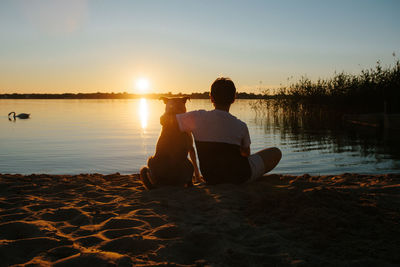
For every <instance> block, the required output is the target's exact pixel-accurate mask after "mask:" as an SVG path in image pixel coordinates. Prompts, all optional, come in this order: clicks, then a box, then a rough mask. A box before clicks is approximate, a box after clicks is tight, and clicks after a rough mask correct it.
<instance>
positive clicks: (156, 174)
mask: <svg viewBox="0 0 400 267" xmlns="http://www.w3.org/2000/svg"><path fill="white" fill-rule="evenodd" d="M235 95H236V88H235V85H234V83H233V82H232V80H230V79H229V78H218V79H216V80H215V81H214V83H213V84H212V85H211V92H210V100H211V102H212V103H213V105H214V110H211V111H205V110H195V111H191V112H185V111H186V109H185V110H180V111H178V112H166V113H165V114H164V115H163V116H162V117H161V118H160V122H161V125H162V126H163V130H162V132H161V135H160V138H159V140H158V142H157V148H156V154H155V156H153V157H151V158H150V159H149V160H148V167H143V168H142V169H141V171H140V178H141V180H142V182H143V184H144V186H145V187H146V188H147V189H152V188H155V187H159V186H162V185H190V184H191V180H192V177H193V172H195V178H196V179H197V180H198V179H200V177H199V176H200V175H199V173H198V170H197V164H196V158H195V155H194V158H193V154H194V150H193V146H192V141H191V138H190V137H189V136H190V135H191V134H192V135H193V137H194V142H195V145H196V149H197V154H198V157H199V163H200V171H201V173H202V175H203V179H204V181H205V182H206V184H210V185H212V184H221V183H234V184H240V183H243V182H246V181H249V180H254V179H257V178H259V177H261V176H263V175H264V174H265V173H267V172H269V171H271V170H272V169H273V168H275V166H276V165H277V164H278V163H279V161H280V160H281V157H282V153H281V151H280V150H279V149H278V148H276V147H272V148H267V149H264V150H261V151H258V152H256V153H254V154H251V153H250V135H249V131H248V128H247V125H246V123H244V122H242V121H241V120H239V119H237V118H236V117H235V116H233V115H232V114H230V113H229V109H230V107H231V105H232V104H233V102H234V101H235ZM182 101H183V100H182ZM184 102H186V100H184ZM167 105H168V104H167ZM167 132H168V135H169V136H174V138H175V139H174V138H171V137H170V139H168V140H176V141H175V142H182V144H183V147H185V149H181V150H180V151H181V152H180V153H177V152H176V149H175V146H180V145H181V144H178V143H171V142H170V141H167V143H165V140H164V141H163V142H164V144H163V145H161V144H160V145H159V143H160V141H161V139H165V137H163V136H165V135H166V133H167ZM177 136H180V138H177ZM182 136H186V137H182ZM185 139H186V140H188V141H182V140H185ZM161 143H162V142H161ZM185 144H186V145H185ZM161 150H162V152H161ZM188 153H189V154H190V155H191V160H192V161H191V162H190V161H189V160H188V158H187V155H188ZM158 154H159V155H162V157H161V156H160V157H158V156H157V155H158ZM166 154H168V156H166ZM178 154H179V159H178V158H177V155H178ZM157 158H158V159H157ZM166 158H167V159H168V160H167V161H165V159H166ZM163 160H164V161H165V162H164V163H160V162H159V163H157V164H154V162H156V161H163ZM171 162H173V163H171ZM179 162H180V163H179ZM173 164H175V165H176V166H178V167H174V166H175V165H174V166H173ZM192 164H193V165H194V167H193V165H192ZM156 165H158V166H156ZM160 165H162V166H164V167H159V166H160ZM165 166H168V167H165ZM182 166H185V167H182ZM172 168H174V170H175V171H176V173H173V175H169V174H168V173H169V172H171V170H170V169H172ZM195 170H196V171H195Z"/></svg>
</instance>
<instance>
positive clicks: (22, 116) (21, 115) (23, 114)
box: [8, 111, 31, 120]
mask: <svg viewBox="0 0 400 267" xmlns="http://www.w3.org/2000/svg"><path fill="white" fill-rule="evenodd" d="M11 114H14V116H13V117H14V120H15V118H19V119H29V116H30V115H31V114H27V113H20V114H18V115H16V114H15V112H14V111H12V112H10V113H8V118H10V115H11Z"/></svg>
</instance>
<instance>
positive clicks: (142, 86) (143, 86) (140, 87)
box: [135, 78, 150, 93]
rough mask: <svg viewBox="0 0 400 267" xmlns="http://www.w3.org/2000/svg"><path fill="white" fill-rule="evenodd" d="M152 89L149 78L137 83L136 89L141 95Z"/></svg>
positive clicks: (138, 80) (141, 79)
mask: <svg viewBox="0 0 400 267" xmlns="http://www.w3.org/2000/svg"><path fill="white" fill-rule="evenodd" d="M149 88H150V82H149V80H148V79H147V78H139V79H137V80H136V81H135V89H136V91H137V92H139V93H146V92H148V90H149Z"/></svg>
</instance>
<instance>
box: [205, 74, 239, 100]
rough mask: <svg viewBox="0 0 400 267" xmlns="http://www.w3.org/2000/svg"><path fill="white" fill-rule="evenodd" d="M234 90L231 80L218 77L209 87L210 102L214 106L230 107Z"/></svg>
mask: <svg viewBox="0 0 400 267" xmlns="http://www.w3.org/2000/svg"><path fill="white" fill-rule="evenodd" d="M235 95H236V88H235V84H234V83H233V82H232V80H231V79H229V78H225V77H220V78H217V79H216V80H215V81H214V82H213V84H212V85H211V92H210V96H211V101H212V102H213V103H214V104H216V105H230V104H232V103H233V102H234V101H235Z"/></svg>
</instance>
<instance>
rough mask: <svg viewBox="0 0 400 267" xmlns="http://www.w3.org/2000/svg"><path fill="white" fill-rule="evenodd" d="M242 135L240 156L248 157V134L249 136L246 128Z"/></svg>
mask: <svg viewBox="0 0 400 267" xmlns="http://www.w3.org/2000/svg"><path fill="white" fill-rule="evenodd" d="M244 129H245V131H244V134H243V139H242V144H241V146H240V154H241V155H242V156H243V157H248V156H250V143H251V141H250V134H249V129H248V128H247V125H246V127H245V128H244Z"/></svg>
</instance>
